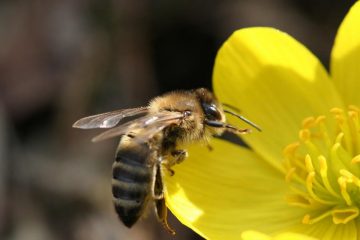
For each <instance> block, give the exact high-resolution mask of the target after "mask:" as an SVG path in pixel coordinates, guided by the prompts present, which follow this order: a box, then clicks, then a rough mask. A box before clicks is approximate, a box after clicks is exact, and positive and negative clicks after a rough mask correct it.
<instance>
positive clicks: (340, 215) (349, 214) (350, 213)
mask: <svg viewBox="0 0 360 240" xmlns="http://www.w3.org/2000/svg"><path fill="white" fill-rule="evenodd" d="M332 216H333V222H334V223H335V224H340V223H342V224H346V223H348V222H350V221H351V220H353V219H355V218H357V217H358V216H359V209H358V208H357V207H351V208H345V209H335V210H333V211H332Z"/></svg>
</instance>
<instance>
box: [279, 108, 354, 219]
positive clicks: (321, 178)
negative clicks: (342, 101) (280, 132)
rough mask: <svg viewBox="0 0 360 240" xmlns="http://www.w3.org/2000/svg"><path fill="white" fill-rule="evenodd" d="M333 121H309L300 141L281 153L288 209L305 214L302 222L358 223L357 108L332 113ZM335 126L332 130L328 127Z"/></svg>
mask: <svg viewBox="0 0 360 240" xmlns="http://www.w3.org/2000/svg"><path fill="white" fill-rule="evenodd" d="M330 112H331V113H332V115H333V117H332V118H329V119H327V118H326V117H325V116H324V115H320V116H318V117H313V116H311V117H308V118H305V119H304V120H303V122H302V128H301V129H300V130H299V133H298V137H299V141H298V142H296V143H292V144H289V145H288V146H286V148H285V149H284V151H283V154H284V156H285V164H284V166H285V167H286V170H287V173H286V175H285V180H286V183H287V184H288V186H289V191H291V192H292V194H288V195H287V196H286V201H287V202H288V204H290V205H293V206H297V207H302V208H307V209H308V210H309V213H308V214H306V215H305V216H304V217H303V219H302V222H303V223H304V224H313V223H316V222H319V221H321V220H323V219H324V218H327V217H329V218H332V220H333V223H334V224H346V223H349V222H353V221H354V220H355V219H356V221H360V219H359V215H360V207H358V206H360V195H359V194H360V165H358V163H360V108H359V107H358V106H353V105H351V106H349V108H348V109H347V110H343V109H341V108H332V109H331V110H330ZM332 123H333V124H334V125H331V124H332Z"/></svg>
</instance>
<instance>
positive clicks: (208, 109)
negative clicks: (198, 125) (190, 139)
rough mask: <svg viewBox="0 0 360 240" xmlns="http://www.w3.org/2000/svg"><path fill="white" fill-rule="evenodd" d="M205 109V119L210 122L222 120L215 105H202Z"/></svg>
mask: <svg viewBox="0 0 360 240" xmlns="http://www.w3.org/2000/svg"><path fill="white" fill-rule="evenodd" d="M202 107H203V109H204V113H205V117H206V119H208V120H212V121H214V120H221V114H220V112H219V110H218V109H217V107H216V106H215V105H214V104H206V103H204V104H202Z"/></svg>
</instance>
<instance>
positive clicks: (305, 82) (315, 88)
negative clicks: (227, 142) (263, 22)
mask: <svg viewBox="0 0 360 240" xmlns="http://www.w3.org/2000/svg"><path fill="white" fill-rule="evenodd" d="M213 83H214V89H215V93H216V95H217V96H218V98H219V100H220V101H221V102H223V103H228V104H231V105H234V106H236V107H237V108H240V109H241V112H242V114H243V115H244V116H245V117H247V118H249V119H250V120H252V121H254V122H255V123H257V124H259V125H260V126H261V127H262V129H263V132H261V133H255V132H254V133H252V134H249V135H246V136H245V137H244V140H245V141H246V142H247V143H248V144H250V146H251V147H252V148H253V149H254V150H255V151H256V152H257V153H258V154H260V155H261V156H262V157H264V158H265V159H266V160H268V161H270V163H271V164H272V165H273V166H275V167H277V168H279V169H280V168H281V166H280V159H281V158H282V149H283V148H284V147H285V146H286V145H287V144H289V143H291V142H294V141H296V140H297V134H298V131H299V126H300V124H301V121H302V120H303V119H304V118H305V117H308V116H312V115H318V114H327V113H328V111H329V109H330V108H332V107H334V106H342V103H341V99H340V97H339V96H338V94H337V92H336V90H335V88H334V86H333V84H332V82H331V81H330V80H329V77H328V75H327V72H326V71H325V69H324V67H323V66H322V65H321V63H320V62H319V61H318V59H317V58H316V57H315V56H314V55H313V54H312V53H310V52H309V51H308V50H307V49H306V48H305V47H304V46H303V45H301V44H300V43H298V42H297V41H296V40H294V39H293V38H291V37H290V36H289V35H287V34H285V33H283V32H280V31H278V30H276V29H272V28H263V27H258V28H248V29H242V30H239V31H237V32H235V33H234V34H233V35H232V36H231V37H230V38H229V39H228V40H227V41H226V42H225V44H224V45H223V46H222V47H221V49H220V50H219V52H218V55H217V57H216V61H215V67H214V73H213Z"/></svg>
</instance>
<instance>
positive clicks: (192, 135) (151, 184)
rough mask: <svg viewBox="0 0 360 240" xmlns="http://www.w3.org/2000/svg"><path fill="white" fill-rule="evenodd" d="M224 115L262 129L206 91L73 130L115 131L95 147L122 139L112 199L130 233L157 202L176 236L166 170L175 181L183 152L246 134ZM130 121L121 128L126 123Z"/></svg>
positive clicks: (168, 97) (169, 97)
mask: <svg viewBox="0 0 360 240" xmlns="http://www.w3.org/2000/svg"><path fill="white" fill-rule="evenodd" d="M225 113H229V114H231V115H234V116H236V117H238V118H240V119H241V120H243V121H245V122H246V123H248V124H250V125H251V126H253V127H254V128H256V129H258V130H260V128H259V127H258V126H257V125H255V124H254V123H252V122H250V121H249V120H247V119H246V118H244V117H243V116H241V115H238V114H236V113H234V112H231V111H229V110H224V109H223V105H222V104H220V103H219V102H218V101H217V100H216V98H215V96H214V95H213V94H212V93H211V92H210V91H209V90H207V89H205V88H199V89H195V90H189V91H174V92H169V93H166V94H164V95H162V96H159V97H156V98H154V99H152V100H151V101H150V103H149V105H148V106H146V107H138V108H131V109H123V110H116V111H112V112H107V113H102V114H98V115H94V116H89V117H85V118H82V119H80V120H78V121H77V122H75V123H74V125H73V127H75V128H82V129H93V128H111V129H110V130H107V131H105V132H103V133H101V134H100V135H98V136H96V137H94V138H93V139H92V140H93V141H94V142H98V141H102V140H105V139H109V138H112V137H118V136H121V140H120V143H119V145H118V147H117V150H116V158H115V162H114V164H113V166H112V175H113V176H112V194H113V202H114V205H115V210H116V212H117V214H118V216H119V218H120V219H121V221H122V222H123V223H124V225H125V226H127V227H129V228H130V227H131V226H133V224H135V223H136V222H137V220H138V219H139V218H140V217H141V216H142V214H143V213H144V210H145V208H146V206H147V205H148V202H149V201H150V200H153V201H154V203H155V212H156V215H157V218H158V219H159V221H160V222H161V223H162V225H163V226H164V228H165V229H166V230H167V231H168V232H169V233H170V234H172V235H174V234H175V231H174V230H173V229H172V228H171V227H170V226H169V224H168V222H167V207H166V205H165V198H164V190H163V189H164V183H163V176H162V174H163V171H162V169H163V167H164V169H167V170H168V171H169V173H170V175H173V174H174V171H173V170H172V168H171V167H172V166H174V165H175V164H178V163H181V162H182V161H183V160H184V159H185V158H186V157H187V152H186V150H185V149H179V148H178V146H180V145H181V146H184V145H186V144H191V143H194V142H199V141H204V142H208V140H209V139H210V137H211V136H213V135H221V134H222V133H223V132H224V131H229V132H232V133H235V134H246V133H249V132H250V129H238V128H236V127H235V126H232V125H230V124H228V123H226V118H225ZM129 117H131V118H132V119H130V120H129V121H127V122H125V123H122V124H120V125H119V126H117V125H118V124H119V122H120V121H121V120H123V119H124V118H129Z"/></svg>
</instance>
